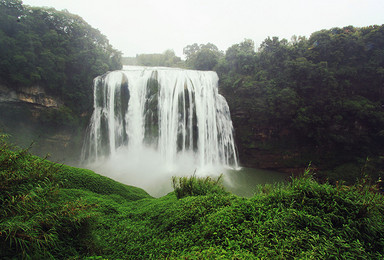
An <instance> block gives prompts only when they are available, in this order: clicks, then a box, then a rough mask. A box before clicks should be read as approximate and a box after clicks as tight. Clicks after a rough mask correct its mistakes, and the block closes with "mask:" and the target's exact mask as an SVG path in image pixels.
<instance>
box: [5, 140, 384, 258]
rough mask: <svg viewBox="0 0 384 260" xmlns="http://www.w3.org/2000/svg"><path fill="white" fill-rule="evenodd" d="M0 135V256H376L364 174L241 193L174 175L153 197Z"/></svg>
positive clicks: (377, 233)
mask: <svg viewBox="0 0 384 260" xmlns="http://www.w3.org/2000/svg"><path fill="white" fill-rule="evenodd" d="M1 140H2V141H1V143H0V258H1V259H23V258H26V259H28V258H30V259H165V258H166V259H257V258H264V259H295V258H300V259H367V258H368V259H383V257H384V217H383V214H384V200H383V195H381V194H379V193H378V192H377V191H376V190H375V187H373V186H369V185H368V184H366V183H364V182H359V183H357V184H356V185H355V186H350V187H347V186H342V185H339V186H331V185H328V184H319V183H317V182H316V181H315V180H313V178H312V176H311V175H310V174H309V173H308V172H306V173H305V174H304V175H303V176H302V177H299V178H294V179H292V181H291V182H290V183H288V184H284V185H283V184H281V185H266V186H260V187H257V192H256V194H255V196H254V197H252V198H241V197H238V196H235V195H232V194H230V193H228V192H226V191H224V190H223V189H222V188H221V186H220V182H219V181H214V180H211V179H199V178H195V177H192V178H190V179H182V178H180V179H177V178H175V179H174V180H173V182H174V186H175V191H176V193H175V192H172V193H170V194H168V195H166V196H164V197H162V198H158V199H155V198H152V197H150V196H149V195H148V194H147V193H146V192H145V191H143V190H142V189H139V188H136V187H132V186H127V185H123V184H120V183H118V182H115V181H113V180H111V179H108V178H106V177H103V176H100V175H98V174H95V173H93V172H92V171H89V170H84V169H78V168H73V167H69V166H65V165H58V164H54V163H51V162H49V161H47V160H45V159H41V158H39V157H35V156H32V155H30V154H29V153H28V151H27V150H17V149H14V148H12V147H10V146H9V145H8V144H7V143H6V142H5V141H4V137H2V138H1ZM170 181H171V180H170ZM202 187H204V190H205V191H206V192H202V191H201V188H202ZM176 195H177V196H176ZM178 198H179V199H178Z"/></svg>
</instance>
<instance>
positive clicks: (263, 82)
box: [184, 26, 384, 170]
mask: <svg viewBox="0 0 384 260" xmlns="http://www.w3.org/2000/svg"><path fill="white" fill-rule="evenodd" d="M207 46H208V48H207ZM383 50H384V26H370V27H364V28H354V27H352V26H349V27H345V28H333V29H331V30H322V31H318V32H315V33H313V34H312V35H311V36H310V37H309V39H307V38H305V37H295V36H294V37H292V39H291V41H287V40H286V39H282V40H280V39H279V38H277V37H273V38H267V39H266V40H265V41H264V42H263V43H262V44H261V45H260V47H259V49H258V50H257V51H256V50H255V46H254V42H253V41H252V40H249V39H246V40H244V41H243V42H241V43H239V44H235V45H233V46H231V47H230V48H229V49H228V50H227V51H226V52H225V55H224V54H223V53H221V52H220V51H218V50H217V48H215V46H213V47H212V46H209V44H207V45H200V46H199V45H197V44H194V45H189V46H187V47H186V48H185V49H184V53H185V54H186V55H187V61H186V62H187V64H189V65H190V66H191V67H192V68H196V69H214V70H216V71H217V72H218V74H219V77H220V87H221V91H222V92H223V94H224V96H225V97H226V99H227V100H228V102H229V105H230V109H231V113H232V120H233V121H234V126H235V129H236V136H237V141H238V142H237V144H238V148H239V153H240V159H241V161H242V163H244V164H246V165H251V166H259V167H265V168H275V169H279V168H280V169H283V168H287V170H289V169H291V168H296V167H300V166H303V165H305V164H306V163H308V162H309V161H313V163H315V164H316V165H318V166H321V168H323V169H331V168H334V167H336V166H339V165H342V164H344V163H350V162H357V161H359V162H360V164H361V163H364V162H365V159H366V158H367V156H368V157H369V158H371V160H370V165H371V166H373V167H374V168H376V169H377V167H382V166H383V162H382V160H383V158H382V157H380V156H383V155H384V51H383ZM204 53H206V54H208V55H204ZM202 57H205V59H203V58H202ZM202 61H204V62H205V63H202ZM207 64H209V66H207Z"/></svg>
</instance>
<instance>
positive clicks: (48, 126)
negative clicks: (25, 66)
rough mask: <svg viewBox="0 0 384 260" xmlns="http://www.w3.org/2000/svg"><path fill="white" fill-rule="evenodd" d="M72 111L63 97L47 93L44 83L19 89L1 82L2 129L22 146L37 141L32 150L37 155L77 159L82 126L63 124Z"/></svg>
mask: <svg viewBox="0 0 384 260" xmlns="http://www.w3.org/2000/svg"><path fill="white" fill-rule="evenodd" d="M68 115H69V114H68V112H67V111H65V109H63V102H62V101H61V100H60V98H58V97H53V96H50V95H47V94H46V92H45V91H44V89H43V88H42V87H40V86H32V87H24V88H21V89H18V90H14V89H11V88H8V87H6V86H0V131H1V132H5V133H7V134H9V135H10V141H11V142H13V143H15V144H16V145H19V146H21V147H28V146H29V145H30V144H31V143H33V145H32V147H31V151H32V152H33V153H35V154H37V155H40V156H46V155H50V156H51V157H50V159H51V160H57V161H59V162H66V163H71V162H72V163H75V162H76V161H77V158H78V156H79V154H80V150H81V143H82V142H81V141H80V140H79V139H81V132H82V130H81V125H80V124H77V125H76V124H73V122H71V124H72V127H69V126H68V125H61V121H67V120H66V117H65V116H68ZM86 116H87V115H86V114H84V115H83V117H86ZM79 141H80V142H79ZM79 144H80V145H79Z"/></svg>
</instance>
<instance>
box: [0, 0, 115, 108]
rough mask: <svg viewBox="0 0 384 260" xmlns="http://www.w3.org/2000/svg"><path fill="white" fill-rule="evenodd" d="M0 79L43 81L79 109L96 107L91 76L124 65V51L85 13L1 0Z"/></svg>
mask: <svg viewBox="0 0 384 260" xmlns="http://www.w3.org/2000/svg"><path fill="white" fill-rule="evenodd" d="M0 46H1V48H0V84H3V85H6V86H8V87H11V88H14V89H18V88H20V87H28V86H33V85H40V86H42V87H44V89H45V90H46V91H47V92H48V93H49V94H51V95H54V96H57V97H60V98H62V99H63V101H64V104H65V105H66V106H67V107H69V108H70V109H71V110H73V111H75V112H77V113H78V114H80V113H82V112H84V111H87V110H89V109H91V108H92V101H93V99H92V93H93V92H92V81H93V79H94V77H96V76H98V75H101V74H103V73H105V72H107V71H108V70H116V69H120V68H121V53H120V52H119V51H117V50H115V49H113V48H112V46H111V45H110V44H109V42H108V39H107V38H106V37H105V36H104V35H102V34H101V33H100V32H99V31H98V30H96V29H94V28H92V27H91V26H90V25H89V24H88V23H86V22H85V21H84V20H83V19H82V18H81V17H79V16H77V15H74V14H71V13H69V12H68V11H65V10H64V11H57V10H55V9H53V8H40V7H29V6H26V5H23V4H22V1H20V0H1V1H0Z"/></svg>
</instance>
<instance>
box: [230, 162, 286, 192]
mask: <svg viewBox="0 0 384 260" xmlns="http://www.w3.org/2000/svg"><path fill="white" fill-rule="evenodd" d="M289 179H290V175H289V174H287V173H280V172H275V171H269V170H262V169H255V168H241V169H240V170H228V171H226V172H225V173H224V183H223V184H224V186H225V188H226V190H228V191H230V192H232V193H233V194H235V195H238V196H242V197H252V196H253V195H254V193H255V190H256V186H257V185H260V184H273V183H276V182H285V181H288V180H289Z"/></svg>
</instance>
